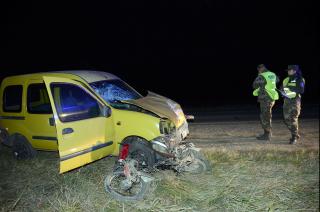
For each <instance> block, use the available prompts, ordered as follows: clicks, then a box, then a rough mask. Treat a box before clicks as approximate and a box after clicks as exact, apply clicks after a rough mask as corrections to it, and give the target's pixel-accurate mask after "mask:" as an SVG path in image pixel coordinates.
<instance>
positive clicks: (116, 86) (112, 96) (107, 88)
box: [90, 79, 142, 104]
mask: <svg viewBox="0 0 320 212" xmlns="http://www.w3.org/2000/svg"><path fill="white" fill-rule="evenodd" d="M90 86H91V87H92V88H93V89H94V90H95V92H97V93H98V94H99V95H100V96H101V97H102V98H103V99H104V100H106V101H107V102H108V103H110V104H112V103H116V102H118V101H125V100H133V99H139V98H142V95H141V94H139V93H138V92H137V91H135V90H134V89H133V88H131V87H130V86H129V85H128V84H126V83H125V82H123V81H122V80H120V79H114V80H103V81H97V82H93V83H90Z"/></svg>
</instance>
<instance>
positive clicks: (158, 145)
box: [151, 137, 169, 153]
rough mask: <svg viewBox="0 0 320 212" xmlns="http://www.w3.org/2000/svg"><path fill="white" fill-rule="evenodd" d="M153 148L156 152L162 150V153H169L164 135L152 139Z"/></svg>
mask: <svg viewBox="0 0 320 212" xmlns="http://www.w3.org/2000/svg"><path fill="white" fill-rule="evenodd" d="M151 145H152V149H153V150H155V151H156V152H161V153H168V152H169V148H168V146H167V145H166V144H165V138H163V137H157V138H155V139H154V140H152V141H151Z"/></svg>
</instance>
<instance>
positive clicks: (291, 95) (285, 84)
mask: <svg viewBox="0 0 320 212" xmlns="http://www.w3.org/2000/svg"><path fill="white" fill-rule="evenodd" d="M302 80H303V82H304V79H302ZM289 81H290V78H289V77H287V78H285V79H284V80H283V82H282V86H283V90H284V92H285V93H286V95H287V97H288V98H289V99H293V98H295V97H296V96H297V93H296V92H294V91H291V90H290V87H296V86H297V82H296V81H290V82H289Z"/></svg>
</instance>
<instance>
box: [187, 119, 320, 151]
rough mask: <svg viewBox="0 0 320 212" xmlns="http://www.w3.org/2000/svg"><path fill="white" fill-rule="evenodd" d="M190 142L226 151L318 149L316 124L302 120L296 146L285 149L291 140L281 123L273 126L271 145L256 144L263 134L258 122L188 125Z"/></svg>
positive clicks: (312, 121) (315, 120)
mask: <svg viewBox="0 0 320 212" xmlns="http://www.w3.org/2000/svg"><path fill="white" fill-rule="evenodd" d="M189 128H190V132H191V133H190V136H189V138H188V139H189V140H190V141H192V142H194V143H195V144H196V145H197V146H199V147H202V148H228V149H234V150H247V151H249V150H252V149H260V148H263V149H266V148H271V149H273V148H276V149H284V150H287V151H290V150H291V149H292V150H296V149H305V150H306V149H319V121H318V120H317V119H305V120H302V121H300V126H299V128H300V136H301V139H300V140H299V143H298V144H297V145H288V143H289V139H290V137H291V135H290V132H289V130H288V129H287V127H286V126H285V124H284V123H283V121H281V120H276V121H274V122H273V137H272V140H271V142H268V143H265V142H263V141H258V140H257V139H256V136H257V135H258V134H260V133H262V132H263V130H262V129H261V127H260V124H259V122H258V121H238V122H235V121H229V122H201V123H197V122H194V123H190V124H189Z"/></svg>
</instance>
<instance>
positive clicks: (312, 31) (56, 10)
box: [0, 0, 319, 106]
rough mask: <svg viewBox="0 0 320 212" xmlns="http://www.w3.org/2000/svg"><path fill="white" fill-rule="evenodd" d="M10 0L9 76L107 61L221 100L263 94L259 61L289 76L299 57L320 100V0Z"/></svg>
mask: <svg viewBox="0 0 320 212" xmlns="http://www.w3.org/2000/svg"><path fill="white" fill-rule="evenodd" d="M10 2H11V3H10V5H2V6H1V7H2V10H4V15H5V18H4V19H3V20H4V23H3V24H1V35H4V38H2V39H1V43H0V51H1V55H2V56H1V58H0V78H3V77H5V76H7V75H13V74H19V73H32V72H43V71H54V70H67V69H92V70H102V71H107V72H111V73H114V74H116V75H118V76H119V77H121V78H122V79H124V80H125V81H126V82H128V83H129V84H130V85H132V86H133V87H135V88H137V89H138V90H151V91H154V92H156V93H159V94H162V95H164V96H167V97H169V98H172V99H174V100H176V101H178V102H179V103H181V104H182V105H183V106H216V105H227V104H255V102H256V99H255V98H254V97H252V88H251V84H252V81H253V80H254V78H255V77H256V75H257V71H256V66H257V64H260V63H265V64H266V65H267V66H268V67H269V69H270V70H272V71H274V72H276V73H277V74H278V75H279V76H280V77H281V79H283V78H284V77H285V75H286V72H285V71H284V70H285V68H286V67H287V65H288V64H299V65H300V66H301V69H302V71H303V75H304V77H305V79H306V94H305V95H304V99H303V100H304V101H305V102H309V103H318V95H319V66H318V62H319V60H318V57H317V56H316V55H318V48H317V47H318V36H319V35H318V33H317V15H316V14H317V13H316V11H315V9H316V6H315V2H314V1H294V0H292V1H276V2H275V3H271V1H239V0H234V1H230V0H216V1H212V0H211V1H210V0H197V1H189V0H181V1H175V0H171V1H163V0H160V1H155V0H151V1H150V0H149V1H145V2H142V1H132V0H131V1H99V2H98V1H75V2H73V3H71V2H69V1H68V2H69V3H68V4H57V3H55V4H54V3H49V1H41V2H32V1H21V2H20V3H17V2H13V1H10ZM65 2H66V1H65Z"/></svg>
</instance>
